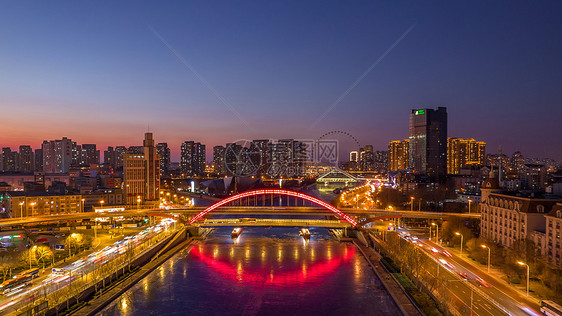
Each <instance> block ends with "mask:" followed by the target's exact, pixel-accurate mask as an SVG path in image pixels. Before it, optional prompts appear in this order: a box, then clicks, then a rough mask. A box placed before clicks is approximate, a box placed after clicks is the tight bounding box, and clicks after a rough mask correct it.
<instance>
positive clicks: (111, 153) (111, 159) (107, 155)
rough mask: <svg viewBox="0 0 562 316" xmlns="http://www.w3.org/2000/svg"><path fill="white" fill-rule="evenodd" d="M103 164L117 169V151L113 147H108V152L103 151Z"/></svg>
mask: <svg viewBox="0 0 562 316" xmlns="http://www.w3.org/2000/svg"><path fill="white" fill-rule="evenodd" d="M103 163H106V164H108V165H110V166H111V167H112V168H115V150H114V149H113V147H112V146H108V147H107V150H104V151H103Z"/></svg>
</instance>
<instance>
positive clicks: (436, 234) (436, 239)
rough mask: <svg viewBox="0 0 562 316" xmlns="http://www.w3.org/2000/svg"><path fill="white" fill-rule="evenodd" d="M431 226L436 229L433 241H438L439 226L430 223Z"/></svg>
mask: <svg viewBox="0 0 562 316" xmlns="http://www.w3.org/2000/svg"><path fill="white" fill-rule="evenodd" d="M431 226H435V227H436V228H437V230H436V233H435V241H436V242H437V241H439V225H437V224H435V223H431Z"/></svg>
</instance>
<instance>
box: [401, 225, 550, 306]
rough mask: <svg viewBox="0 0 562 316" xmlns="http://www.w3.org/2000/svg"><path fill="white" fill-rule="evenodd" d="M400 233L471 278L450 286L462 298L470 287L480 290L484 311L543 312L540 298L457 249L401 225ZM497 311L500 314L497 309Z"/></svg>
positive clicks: (460, 275) (447, 266)
mask: <svg viewBox="0 0 562 316" xmlns="http://www.w3.org/2000/svg"><path fill="white" fill-rule="evenodd" d="M400 233H401V235H402V238H404V239H406V240H408V242H414V243H416V244H418V245H420V248H421V249H423V250H424V251H425V252H426V253H427V254H428V255H429V256H430V257H431V258H432V259H433V260H434V262H435V263H436V264H439V266H440V268H441V269H443V270H445V271H449V272H450V273H451V274H453V275H454V276H455V279H457V280H462V279H465V280H466V281H467V282H464V283H465V285H464V286H463V287H460V286H453V285H451V286H450V287H449V288H450V289H453V293H454V294H455V295H456V296H457V297H459V298H460V299H461V300H462V298H466V297H469V296H470V290H469V288H470V289H471V290H472V291H474V293H475V294H478V295H476V296H474V297H479V298H478V300H481V304H480V306H479V307H478V308H479V309H480V312H484V311H489V310H490V309H491V307H492V306H493V307H495V309H497V310H500V311H503V312H502V313H504V314H505V313H508V314H510V315H521V316H528V315H541V314H540V313H539V312H538V311H539V309H540V306H539V305H538V303H537V302H536V301H534V300H531V299H528V298H527V297H526V296H524V295H522V294H521V293H520V291H518V290H517V289H515V288H512V287H509V286H508V285H506V284H505V283H503V282H501V281H499V280H497V279H496V278H494V277H492V276H490V275H488V274H487V273H485V271H482V270H480V269H478V268H476V267H474V266H473V265H472V264H471V263H470V262H468V261H466V260H465V259H464V258H460V257H459V256H457V255H455V254H454V253H451V252H449V251H447V249H446V248H444V247H441V246H440V245H438V244H437V243H435V242H433V241H429V240H426V239H425V238H424V236H420V235H418V236H416V237H417V239H415V238H413V236H414V234H413V233H411V232H409V231H408V230H407V229H400ZM456 283H459V282H456ZM464 301H466V300H464ZM491 310H494V309H491ZM493 314H494V315H497V314H496V313H493ZM478 315H481V314H480V313H478Z"/></svg>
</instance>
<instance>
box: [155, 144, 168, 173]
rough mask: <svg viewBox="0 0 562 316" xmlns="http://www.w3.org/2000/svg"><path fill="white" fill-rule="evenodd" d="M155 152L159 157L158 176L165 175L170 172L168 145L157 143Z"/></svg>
mask: <svg viewBox="0 0 562 316" xmlns="http://www.w3.org/2000/svg"><path fill="white" fill-rule="evenodd" d="M156 151H157V152H158V156H160V174H162V175H167V174H169V172H170V162H171V161H170V148H168V143H158V145H156Z"/></svg>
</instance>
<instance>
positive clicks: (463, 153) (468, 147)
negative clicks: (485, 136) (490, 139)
mask: <svg viewBox="0 0 562 316" xmlns="http://www.w3.org/2000/svg"><path fill="white" fill-rule="evenodd" d="M485 163H486V143H485V142H480V141H475V140H474V139H473V138H468V139H462V138H454V137H449V138H447V173H448V174H459V173H460V170H461V168H463V167H465V166H468V165H481V166H483V165H485Z"/></svg>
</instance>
